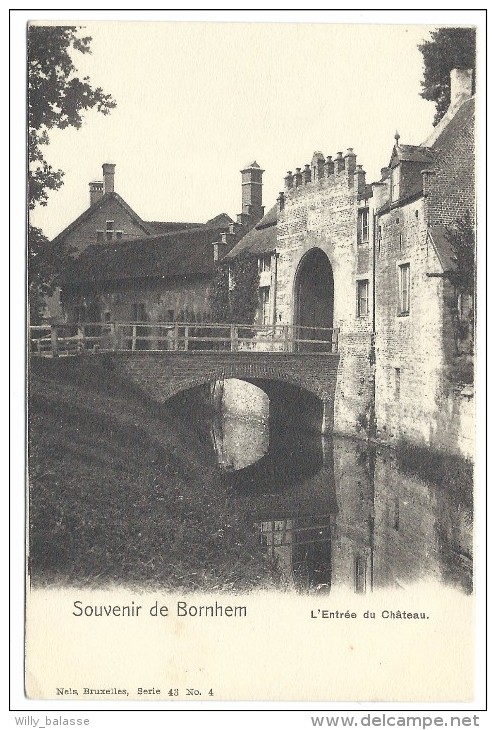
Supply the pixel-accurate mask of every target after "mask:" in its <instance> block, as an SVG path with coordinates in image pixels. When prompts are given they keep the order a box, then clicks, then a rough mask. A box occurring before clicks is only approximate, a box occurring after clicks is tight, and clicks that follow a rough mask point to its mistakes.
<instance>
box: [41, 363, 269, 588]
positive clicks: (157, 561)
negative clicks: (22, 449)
mask: <svg viewBox="0 0 496 730" xmlns="http://www.w3.org/2000/svg"><path fill="white" fill-rule="evenodd" d="M29 442H30V448H29V477H30V489H29V522H30V561H29V564H30V575H31V579H32V581H33V583H34V584H51V583H54V582H55V583H59V584H67V585H71V584H73V585H85V584H86V585H88V586H96V585H107V584H111V583H116V584H120V585H141V586H143V587H154V588H155V587H156V588H165V589H181V590H219V589H221V590H224V589H225V590H230V591H242V590H250V589H252V588H255V587H256V588H260V587H269V586H272V585H274V583H275V582H276V581H277V576H276V575H275V574H274V571H273V569H272V566H271V564H270V563H269V562H268V561H267V559H266V558H265V556H264V554H263V552H262V550H261V549H260V545H259V543H258V535H257V532H256V530H255V529H254V527H253V524H252V520H250V515H249V514H247V513H246V512H243V511H241V512H240V511H236V510H233V508H232V497H231V495H229V493H228V492H227V490H226V488H225V486H223V483H222V480H221V479H220V475H219V473H218V471H217V467H216V465H215V464H214V463H213V460H212V456H211V451H210V449H209V447H208V445H207V444H206V443H205V439H204V437H202V434H201V432H200V431H194V430H192V429H191V426H190V425H186V423H185V422H183V421H182V420H181V417H180V415H179V412H178V410H177V409H170V408H169V409H168V408H166V407H164V406H159V405H157V404H154V403H153V402H151V401H150V400H148V399H147V397H146V396H144V395H143V394H141V393H140V392H138V391H137V390H135V389H133V388H132V387H131V386H130V385H129V384H128V383H126V382H125V381H123V380H121V379H120V377H119V375H118V374H117V373H116V372H114V371H113V370H112V369H111V368H110V367H108V366H107V365H106V364H105V361H104V360H103V359H99V358H81V359H77V360H76V359H72V358H71V359H67V360H66V359H61V360H58V361H57V360H43V361H41V360H38V361H35V362H33V365H32V370H31V373H30V409H29Z"/></svg>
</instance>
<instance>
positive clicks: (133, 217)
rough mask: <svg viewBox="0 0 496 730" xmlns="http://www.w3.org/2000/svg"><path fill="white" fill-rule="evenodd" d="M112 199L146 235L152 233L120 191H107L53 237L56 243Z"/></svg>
mask: <svg viewBox="0 0 496 730" xmlns="http://www.w3.org/2000/svg"><path fill="white" fill-rule="evenodd" d="M110 200H114V201H115V202H116V203H118V204H119V205H120V206H121V207H122V208H123V209H124V210H125V211H126V213H127V214H128V216H129V217H130V218H131V220H132V221H133V223H135V224H136V225H137V226H139V227H140V228H142V229H143V232H144V233H145V234H146V235H150V233H151V232H152V231H151V229H150V228H149V227H148V225H147V224H146V223H145V221H143V220H142V219H141V218H140V217H139V215H138V214H137V213H135V212H134V210H133V209H132V208H131V207H130V206H129V205H128V204H127V203H126V201H125V200H124V199H123V198H121V196H120V195H119V193H115V192H113V193H105V195H103V196H102V197H101V198H100V200H97V202H96V203H93V205H90V207H89V208H86V210H85V211H83V212H82V213H81V215H80V216H78V217H77V218H76V219H75V220H73V221H72V223H69V225H68V226H67V227H66V228H64V230H63V231H61V232H60V233H59V234H58V235H57V236H55V238H54V239H53V242H54V243H57V242H58V241H61V240H62V239H63V238H65V237H66V236H67V235H68V234H69V233H71V231H73V230H74V229H75V228H77V227H78V226H79V225H80V224H81V223H83V222H84V221H85V220H86V219H87V218H89V217H90V216H91V215H93V213H95V212H96V211H98V210H100V208H102V207H103V206H104V205H105V204H106V203H108V202H109V201H110Z"/></svg>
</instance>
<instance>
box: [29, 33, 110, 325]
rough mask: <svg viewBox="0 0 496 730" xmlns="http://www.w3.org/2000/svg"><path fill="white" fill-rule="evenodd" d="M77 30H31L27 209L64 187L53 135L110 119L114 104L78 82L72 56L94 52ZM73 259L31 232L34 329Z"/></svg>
mask: <svg viewBox="0 0 496 730" xmlns="http://www.w3.org/2000/svg"><path fill="white" fill-rule="evenodd" d="M78 33H79V31H78V28H77V27H75V26H38V25H30V26H29V29H28V161H29V168H28V205H29V209H30V210H33V208H34V207H35V206H36V205H37V204H39V205H46V204H47V201H48V195H49V192H50V191H51V190H58V189H59V188H60V187H61V185H62V177H63V174H64V173H63V172H62V170H54V169H53V168H52V166H51V165H50V164H49V163H48V162H47V161H46V160H45V158H44V154H43V148H44V146H46V145H47V144H48V142H49V136H48V133H49V130H51V129H53V128H54V127H57V128H58V129H66V128H67V127H74V128H76V129H79V128H80V127H81V125H82V123H83V118H84V117H83V115H84V112H86V111H88V110H89V109H93V108H96V110H97V111H99V112H101V113H102V114H108V113H109V112H110V110H111V109H113V108H114V107H115V101H114V100H113V99H112V97H111V96H110V95H109V94H104V93H103V91H102V89H101V88H96V89H93V88H92V87H91V85H90V80H89V78H88V77H87V76H85V77H83V78H82V79H80V78H78V75H77V69H76V67H75V66H74V63H73V60H72V56H73V54H74V52H76V51H77V52H80V53H82V54H86V53H91V50H90V42H91V38H90V37H89V36H86V37H80V35H79V34H78ZM70 257H71V252H70V250H69V249H68V248H67V247H66V246H65V245H64V244H63V243H58V244H57V245H54V244H52V243H51V242H50V241H48V239H47V238H46V237H45V236H44V235H43V233H42V231H41V230H40V229H39V228H35V227H34V226H32V225H31V224H30V225H29V229H28V272H29V308H30V321H31V324H37V323H39V322H40V321H41V318H42V312H43V308H44V305H45V297H46V296H47V295H50V294H52V293H53V292H54V289H55V287H56V285H57V280H58V278H59V277H60V274H61V272H62V271H63V269H64V266H65V265H67V263H68V261H69V259H70Z"/></svg>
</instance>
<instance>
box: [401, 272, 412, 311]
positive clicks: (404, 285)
mask: <svg viewBox="0 0 496 730" xmlns="http://www.w3.org/2000/svg"><path fill="white" fill-rule="evenodd" d="M398 274H399V276H398V305H399V306H398V310H399V311H398V313H399V314H409V313H410V264H400V266H399V267H398Z"/></svg>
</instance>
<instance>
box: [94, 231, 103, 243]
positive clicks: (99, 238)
mask: <svg viewBox="0 0 496 730" xmlns="http://www.w3.org/2000/svg"><path fill="white" fill-rule="evenodd" d="M96 240H97V241H98V242H99V243H101V242H102V241H103V240H104V236H103V231H97V232H96Z"/></svg>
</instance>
